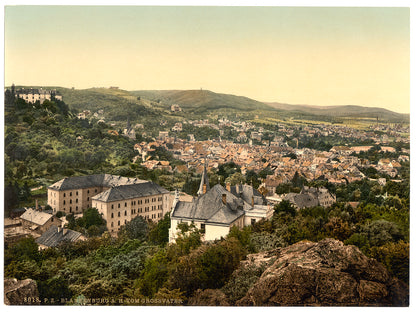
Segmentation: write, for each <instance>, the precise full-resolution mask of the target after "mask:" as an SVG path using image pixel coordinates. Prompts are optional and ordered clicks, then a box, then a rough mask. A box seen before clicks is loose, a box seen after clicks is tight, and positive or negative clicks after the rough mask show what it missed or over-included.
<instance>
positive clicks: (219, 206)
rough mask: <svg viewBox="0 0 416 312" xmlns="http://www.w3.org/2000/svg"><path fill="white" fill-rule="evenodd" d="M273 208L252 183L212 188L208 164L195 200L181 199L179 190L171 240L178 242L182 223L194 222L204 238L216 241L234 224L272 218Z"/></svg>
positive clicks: (246, 223) (173, 211)
mask: <svg viewBox="0 0 416 312" xmlns="http://www.w3.org/2000/svg"><path fill="white" fill-rule="evenodd" d="M272 214H273V209H272V208H271V207H270V206H268V205H267V204H266V199H265V198H264V197H263V196H262V195H261V194H260V193H259V192H258V191H257V190H254V189H253V188H252V187H251V186H248V185H245V186H241V185H239V186H235V187H231V186H230V185H227V188H224V187H223V186H222V185H220V184H217V185H215V186H214V187H213V188H212V189H211V188H210V187H209V183H208V176H207V173H206V167H204V172H203V174H202V179H201V184H200V187H199V190H198V197H197V198H194V199H193V200H192V201H191V202H189V201H181V200H180V199H179V196H178V193H177V195H176V196H175V199H174V201H173V204H172V212H171V224H170V229H169V242H174V241H175V239H176V235H177V231H178V229H177V227H178V224H180V223H187V224H194V225H195V226H196V227H197V228H198V229H200V230H201V231H202V233H203V239H204V240H206V241H212V240H215V239H220V238H221V237H225V236H226V235H227V234H228V233H229V231H230V229H231V228H232V227H233V226H237V227H238V228H243V227H244V226H245V225H250V224H253V223H255V222H257V221H259V220H261V219H263V218H270V217H271V216H272Z"/></svg>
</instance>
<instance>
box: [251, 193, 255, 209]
mask: <svg viewBox="0 0 416 312" xmlns="http://www.w3.org/2000/svg"><path fill="white" fill-rule="evenodd" d="M251 207H254V196H251Z"/></svg>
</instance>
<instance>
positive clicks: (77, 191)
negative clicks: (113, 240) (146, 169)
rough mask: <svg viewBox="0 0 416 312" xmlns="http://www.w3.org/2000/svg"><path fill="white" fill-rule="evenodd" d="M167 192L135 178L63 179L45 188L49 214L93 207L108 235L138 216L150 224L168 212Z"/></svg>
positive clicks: (78, 212) (85, 177)
mask: <svg viewBox="0 0 416 312" xmlns="http://www.w3.org/2000/svg"><path fill="white" fill-rule="evenodd" d="M168 203H169V191H167V190H166V189H164V188H162V187H161V186H159V185H157V184H155V183H153V182H149V181H145V180H140V179H136V178H126V177H121V176H115V175H110V174H96V175H89V176H81V177H69V178H64V179H62V180H60V181H58V182H56V183H54V184H52V185H51V186H49V187H48V204H49V205H50V206H51V207H52V209H53V212H54V213H56V212H58V211H62V212H65V213H75V214H80V213H82V212H83V211H84V210H85V209H88V208H97V210H98V211H99V212H100V213H101V214H102V216H103V218H104V219H105V220H106V221H107V227H108V229H109V231H110V232H112V233H116V232H117V231H118V230H119V228H120V226H121V225H124V224H126V223H127V222H129V221H131V219H133V218H135V217H136V216H138V215H141V216H142V217H144V218H145V219H150V220H152V221H154V222H157V221H159V220H160V219H162V218H163V216H164V215H165V214H166V213H167V212H168V211H169V208H170V207H169V205H168Z"/></svg>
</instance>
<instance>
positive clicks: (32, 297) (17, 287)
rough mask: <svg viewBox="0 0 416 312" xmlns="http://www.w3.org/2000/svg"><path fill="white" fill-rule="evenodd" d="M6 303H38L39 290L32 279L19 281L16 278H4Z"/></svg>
mask: <svg viewBox="0 0 416 312" xmlns="http://www.w3.org/2000/svg"><path fill="white" fill-rule="evenodd" d="M4 303H5V304H7V305H26V304H27V305H38V304H40V302H39V292H38V287H37V285H36V282H35V281H34V280H32V279H25V280H23V281H18V280H17V279H15V278H12V279H5V280H4Z"/></svg>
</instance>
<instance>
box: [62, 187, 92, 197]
mask: <svg viewBox="0 0 416 312" xmlns="http://www.w3.org/2000/svg"><path fill="white" fill-rule="evenodd" d="M94 192H95V193H98V190H97V189H95V191H94ZM89 193H90V190H87V194H89ZM63 194H64V197H66V193H65V192H64V193H63ZM54 196H55V197H56V193H54ZM69 196H72V192H69ZM75 196H78V191H75Z"/></svg>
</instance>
